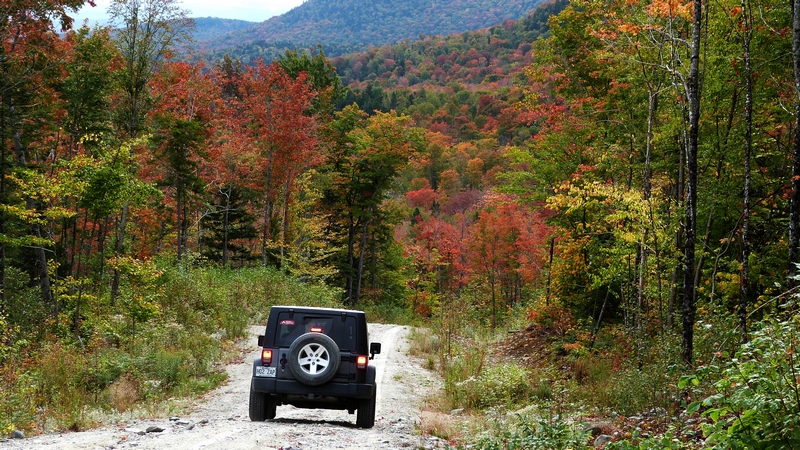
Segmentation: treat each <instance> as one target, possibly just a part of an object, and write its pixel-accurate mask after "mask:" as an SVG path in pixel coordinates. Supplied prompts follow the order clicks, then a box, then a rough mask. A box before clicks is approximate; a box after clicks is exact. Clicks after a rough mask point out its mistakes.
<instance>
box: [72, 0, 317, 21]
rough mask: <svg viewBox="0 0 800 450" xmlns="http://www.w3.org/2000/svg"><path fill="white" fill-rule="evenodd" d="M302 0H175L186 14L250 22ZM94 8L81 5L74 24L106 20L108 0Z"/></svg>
mask: <svg viewBox="0 0 800 450" xmlns="http://www.w3.org/2000/svg"><path fill="white" fill-rule="evenodd" d="M304 1H305V0H178V4H179V5H180V7H181V8H183V9H185V10H188V11H189V16H190V17H220V18H223V19H240V20H248V21H250V22H263V21H265V20H267V19H269V18H270V17H272V16H278V15H281V14H283V13H285V12H287V11H289V10H290V9H292V8H294V7H295V6H300V5H301V4H302V3H303V2H304ZM95 4H96V5H97V6H96V7H92V6H90V5H89V4H88V3H87V4H86V6H84V7H83V8H81V10H80V11H79V12H78V14H77V16H76V17H75V19H76V20H75V24H76V25H78V26H79V25H80V24H82V23H83V20H84V19H89V25H94V24H95V23H98V24H100V25H104V24H105V23H106V21H107V20H108V15H107V14H106V9H108V5H110V4H111V0H95Z"/></svg>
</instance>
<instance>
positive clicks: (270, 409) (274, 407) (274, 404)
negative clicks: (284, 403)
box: [264, 395, 278, 420]
mask: <svg viewBox="0 0 800 450" xmlns="http://www.w3.org/2000/svg"><path fill="white" fill-rule="evenodd" d="M277 413H278V400H277V399H276V398H275V397H274V396H272V395H270V396H268V397H267V402H266V407H265V408H264V415H265V417H266V418H267V420H272V419H274V418H275V415H276V414H277Z"/></svg>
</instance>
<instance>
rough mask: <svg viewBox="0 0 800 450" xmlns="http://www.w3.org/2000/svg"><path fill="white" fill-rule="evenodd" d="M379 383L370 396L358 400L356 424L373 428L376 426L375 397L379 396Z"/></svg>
mask: <svg viewBox="0 0 800 450" xmlns="http://www.w3.org/2000/svg"><path fill="white" fill-rule="evenodd" d="M377 392H378V385H377V383H376V384H375V389H374V390H373V391H372V396H371V397H370V398H362V399H361V400H359V401H358V413H357V414H356V426H358V427H360V428H372V427H374V426H375V397H376V396H377Z"/></svg>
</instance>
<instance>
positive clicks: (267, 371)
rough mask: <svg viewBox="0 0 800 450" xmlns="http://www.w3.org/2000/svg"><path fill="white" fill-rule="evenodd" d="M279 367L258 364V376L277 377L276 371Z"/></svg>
mask: <svg viewBox="0 0 800 450" xmlns="http://www.w3.org/2000/svg"><path fill="white" fill-rule="evenodd" d="M277 369H278V368H277V367H264V366H256V376H257V377H268V378H275V373H276V372H277Z"/></svg>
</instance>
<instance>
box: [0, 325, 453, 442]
mask: <svg viewBox="0 0 800 450" xmlns="http://www.w3.org/2000/svg"><path fill="white" fill-rule="evenodd" d="M262 332H263V327H262V326H254V327H251V334H252V337H251V339H248V340H245V341H244V342H242V346H243V355H245V356H243V357H242V358H241V360H240V361H237V362H236V363H234V364H231V365H229V366H228V367H227V371H228V374H229V380H228V383H227V384H225V385H223V386H222V387H220V388H218V389H216V390H214V391H212V392H211V393H209V394H207V395H206V396H205V397H204V398H202V399H200V400H198V401H197V402H196V404H195V405H194V407H193V408H191V412H190V413H188V414H187V415H186V416H185V417H171V418H170V417H160V418H153V419H149V420H130V421H123V422H115V423H109V424H107V425H104V426H102V427H100V428H97V429H93V430H89V431H83V432H65V433H58V434H48V435H43V436H36V437H32V438H28V439H8V440H0V449H2V450H6V449H9V450H11V449H13V450H18V449H26V450H28V449H30V450H39V449H42V450H45V449H46V450H53V449H59V450H60V449H64V450H71V449H75V450H110V449H137V450H139V449H141V450H149V449H168V450H200V449H204V450H213V449H225V450H237V449H253V450H255V449H258V450H265V449H267V450H269V449H283V450H288V449H295V450H301V449H304V450H312V449H320V450H322V449H380V448H389V449H395V448H412V449H415V448H425V447H427V448H431V447H433V446H435V442H434V443H432V441H431V440H428V439H426V438H425V437H421V436H419V435H418V434H417V433H416V424H417V423H418V422H419V407H420V402H421V400H422V399H423V397H424V396H425V395H427V394H428V393H429V392H431V391H432V390H434V389H438V382H437V381H436V377H435V376H434V375H433V374H432V373H430V372H428V371H427V370H425V369H424V368H423V367H422V365H421V363H420V361H418V360H415V359H412V358H410V357H408V355H407V350H408V345H409V343H408V332H409V328H408V327H404V326H400V325H383V324H370V325H369V332H370V341H371V342H381V343H382V345H383V349H382V353H381V354H380V355H377V356H376V357H375V360H374V361H372V363H373V364H375V367H376V370H377V381H378V394H377V395H378V397H377V401H376V416H375V427H374V428H371V429H361V428H357V427H356V426H355V422H356V420H355V419H356V418H355V414H352V415H351V414H348V413H347V411H330V410H315V409H297V408H294V407H292V406H279V407H278V413H277V417H276V419H275V420H273V421H266V422H251V421H250V419H249V418H248V415H247V407H248V399H249V397H248V396H249V392H250V377H251V371H252V361H253V359H255V358H256V357H258V351H259V349H258V348H257V347H256V344H255V342H256V337H255V336H256V335H257V334H259V333H262ZM153 427H155V428H153ZM148 428H150V430H151V431H150V432H148V431H147V430H148ZM158 429H160V430H162V431H156V430H158Z"/></svg>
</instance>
